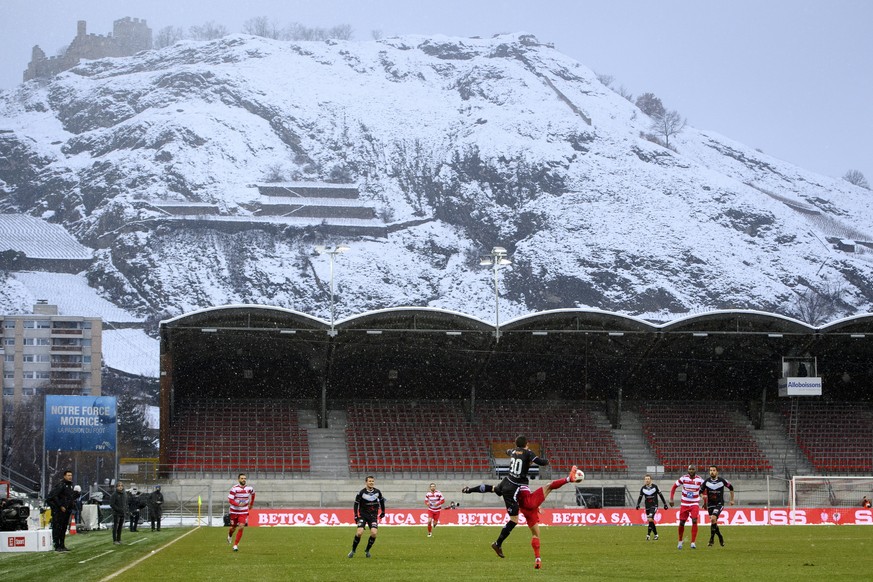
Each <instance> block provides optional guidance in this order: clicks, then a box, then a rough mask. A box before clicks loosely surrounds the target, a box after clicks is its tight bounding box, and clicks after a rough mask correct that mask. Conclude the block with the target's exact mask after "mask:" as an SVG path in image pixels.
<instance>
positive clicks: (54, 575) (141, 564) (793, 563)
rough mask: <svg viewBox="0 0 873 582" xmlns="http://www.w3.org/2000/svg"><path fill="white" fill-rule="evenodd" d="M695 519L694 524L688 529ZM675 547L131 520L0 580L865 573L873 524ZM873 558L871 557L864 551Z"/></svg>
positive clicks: (562, 532)
mask: <svg viewBox="0 0 873 582" xmlns="http://www.w3.org/2000/svg"><path fill="white" fill-rule="evenodd" d="M688 530H690V528H688ZM688 530H686V542H685V549H683V550H682V551H679V550H677V549H676V528H675V527H664V526H662V527H661V528H659V532H658V533H659V534H660V538H661V539H660V540H659V541H657V542H655V541H650V542H647V541H645V534H646V530H645V528H644V527H642V526H633V527H543V528H542V533H541V539H542V557H543V569H542V570H539V571H536V570H534V567H533V566H534V559H533V551H532V549H531V546H530V533H529V532H528V530H527V528H526V527H521V526H520V527H518V528H516V529H515V531H513V533H512V535H511V536H510V537H509V539H508V540H507V541H506V542H505V543H504V545H503V550H504V553H505V554H506V558H505V559H500V558H498V557H497V556H496V555H495V554H494V552H493V551H492V550H491V548H490V544H491V542H492V541H494V539H495V538H496V537H497V534H498V532H499V528H498V527H457V526H455V527H451V526H445V527H440V528H437V529H436V530H435V532H434V536H433V537H432V538H428V537H426V535H427V532H426V529H425V528H424V527H382V528H381V529H380V531H379V537H378V540H377V542H376V544H375V545H374V546H373V549H372V556H373V557H372V558H370V559H367V558H366V557H364V548H365V545H366V534H365V537H364V539H362V541H361V545H360V546H359V547H358V552H357V554H356V555H355V557H354V558H353V559H348V558H347V557H346V554H348V552H349V550H350V548H351V541H352V537H353V535H354V528H352V527H286V528H250V529H248V530H247V531H246V532H245V534H244V536H243V540H242V542H241V544H240V551H239V552H233V551H231V547H230V546H229V545H228V544H227V541H226V537H227V530H226V528H223V527H209V528H207V527H201V528H195V529H191V528H172V529H168V528H165V529H164V530H163V531H161V532H155V533H152V532H148V531H140V532H137V533H131V532H128V531H125V532H124V534H123V537H122V541H123V543H124V545H122V546H114V545H112V542H111V535H110V532H109V531H98V532H90V533H87V534H80V535H77V536H72V537H70V536H68V537H67V540H68V543H67V546H68V547H69V548H70V549H71V550H72V551H71V552H69V553H67V554H58V553H55V552H46V553H27V554H14V553H3V554H0V580H3V581H4V582H12V581H18V580H28V581H29V580H33V581H37V580H39V581H42V580H64V579H68V580H75V579H87V580H110V579H111V580H118V581H141V580H161V581H169V580H186V581H190V580H211V581H215V582H217V581H219V580H251V581H264V580H283V581H285V580H329V581H335V580H377V581H379V582H382V581H390V580H404V581H418V580H421V581H430V580H433V581H437V580H462V581H470V580H500V581H505V580H531V579H535V578H536V579H543V580H546V579H548V580H572V579H576V580H578V579H584V580H646V581H654V580H677V579H679V578H687V577H700V576H703V577H718V578H726V579H730V580H768V581H770V580H820V579H824V578H826V577H828V578H831V579H833V580H837V579H850V578H852V579H857V578H859V577H862V578H863V576H864V575H865V574H862V573H861V571H859V567H860V568H861V569H862V570H863V569H866V568H867V567H865V566H863V565H862V563H863V562H866V560H868V559H869V555H870V552H871V551H873V527H868V526H798V527H790V526H741V527H723V528H722V531H723V533H724V535H725V547H723V548H722V547H719V546H718V541H717V540H716V545H715V547H712V548H708V547H706V543H707V541H708V539H709V526H705V527H702V528H701V530H700V534H699V535H698V539H697V542H698V543H697V545H698V549H696V550H691V549H690V548H689V547H688V546H689V541H688V539H689V538H688V533H689V532H688ZM867 563H868V564H869V562H867Z"/></svg>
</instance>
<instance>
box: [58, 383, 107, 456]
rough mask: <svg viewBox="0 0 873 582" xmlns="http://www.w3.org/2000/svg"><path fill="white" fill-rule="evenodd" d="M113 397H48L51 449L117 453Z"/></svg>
mask: <svg viewBox="0 0 873 582" xmlns="http://www.w3.org/2000/svg"><path fill="white" fill-rule="evenodd" d="M115 413H116V407H115V397H114V396H46V397H45V448H46V450H48V451H90V452H114V451H115V429H116V422H117V419H116V414H115Z"/></svg>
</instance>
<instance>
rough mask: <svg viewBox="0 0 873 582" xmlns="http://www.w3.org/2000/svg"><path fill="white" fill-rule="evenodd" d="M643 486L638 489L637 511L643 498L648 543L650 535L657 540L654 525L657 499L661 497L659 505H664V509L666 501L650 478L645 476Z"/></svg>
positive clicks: (656, 528) (656, 531) (656, 530)
mask: <svg viewBox="0 0 873 582" xmlns="http://www.w3.org/2000/svg"><path fill="white" fill-rule="evenodd" d="M643 481H644V485H643V486H642V487H641V488H640V496H639V497H638V498H637V509H639V508H640V502H642V500H643V498H645V500H646V517H647V518H648V519H649V529H648V530H646V541H649V539H650V536H651V535H652V534H654V535H655V539H656V540H657V539H658V526H656V525H655V514H656V513H658V497H659V496H660V497H661V503H663V504H664V509H667V500H666V499H664V494H663V493H661V490H660V489H658V486H657V485H655V484H654V483H652V476H651V475H646V476H645V478H644V480H643Z"/></svg>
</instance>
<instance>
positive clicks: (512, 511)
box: [461, 435, 549, 558]
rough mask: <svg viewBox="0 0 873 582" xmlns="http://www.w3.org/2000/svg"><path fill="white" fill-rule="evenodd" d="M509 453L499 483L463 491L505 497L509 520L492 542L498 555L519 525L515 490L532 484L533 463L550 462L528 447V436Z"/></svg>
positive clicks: (518, 442)
mask: <svg viewBox="0 0 873 582" xmlns="http://www.w3.org/2000/svg"><path fill="white" fill-rule="evenodd" d="M506 454H507V455H509V457H510V460H509V473H507V475H506V477H504V478H503V480H502V481H501V482H500V483H498V484H497V485H496V486H493V485H480V486H479V487H474V488H470V487H464V488H463V489H462V490H461V491H462V492H464V493H488V492H490V491H493V492H494V493H496V494H497V495H500V496H501V497H503V503H504V504H506V513H507V514H508V515H509V521H507V522H506V525H504V526H503V529H502V530H500V535H499V536H497V541H496V542H494V543H493V544H491V549H493V550H494V551H495V552H496V553H497V555H498V556H500V557H501V558H502V557H504V556H503V548H502V546H503V542H504V541H505V540H506V538H508V537H509V534H510V533H512V528H514V527H515V526H516V525H518V501H516V499H515V492H516V491H517V490H518V488H519V487H521V486H522V485H528V484H530V479H528V476H527V473H528V471H529V470H530V466H531V465H539V466H540V467H545V466H546V465H548V464H549V461H548V460H547V459H543V458H542V457H538V456H536V455H535V454H534V452H533V451H531V450H530V449H529V448H528V445H527V437H526V436H523V435H522V436H519V437H518V438H516V439H515V448H514V449H509V450H507V451H506Z"/></svg>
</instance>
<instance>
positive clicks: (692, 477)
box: [670, 465, 703, 550]
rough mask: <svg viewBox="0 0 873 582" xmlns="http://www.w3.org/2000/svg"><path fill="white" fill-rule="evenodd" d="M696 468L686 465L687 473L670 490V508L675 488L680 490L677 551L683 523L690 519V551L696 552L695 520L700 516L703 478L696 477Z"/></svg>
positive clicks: (680, 546)
mask: <svg viewBox="0 0 873 582" xmlns="http://www.w3.org/2000/svg"><path fill="white" fill-rule="evenodd" d="M696 473H697V467H695V466H694V465H688V473H686V474H685V475H682V476H681V477H679V479H677V480H676V482H675V483H673V487H671V488H670V507H673V505H674V503H673V495H674V494H675V493H676V488H677V487H681V488H682V506H681V508H680V509H679V546H678V547H679V549H680V550H681V549H682V537H683V536H684V535H685V521H686V520H687V519H688V518H689V517H690V518H691V549H692V550H696V549H697V544H695V543H694V542H696V541H697V518H698V516H699V515H700V488H701V487H702V486H703V478H702V477H698V476H697V475H696Z"/></svg>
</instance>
